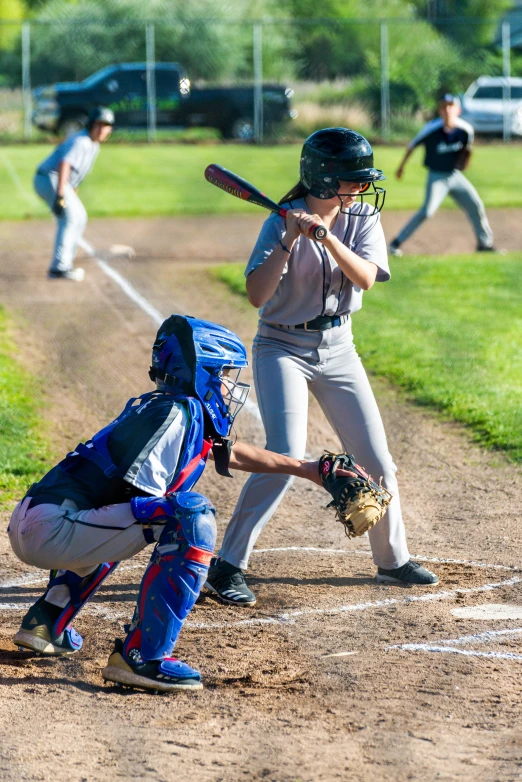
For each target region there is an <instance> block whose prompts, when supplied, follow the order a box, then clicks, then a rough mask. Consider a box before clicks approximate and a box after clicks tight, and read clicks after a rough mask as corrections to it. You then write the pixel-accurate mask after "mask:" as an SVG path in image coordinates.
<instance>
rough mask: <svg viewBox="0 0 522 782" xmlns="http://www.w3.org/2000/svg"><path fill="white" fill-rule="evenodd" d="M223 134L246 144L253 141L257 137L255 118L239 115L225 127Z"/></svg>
mask: <svg viewBox="0 0 522 782" xmlns="http://www.w3.org/2000/svg"><path fill="white" fill-rule="evenodd" d="M223 135H224V136H225V138H232V139H235V140H236V141H242V142H243V143H244V144H248V143H251V142H252V141H254V139H255V131H254V120H253V119H252V117H238V118H237V119H235V120H233V121H232V122H231V124H230V125H229V126H228V127H227V128H226V129H225V131H224V133H223Z"/></svg>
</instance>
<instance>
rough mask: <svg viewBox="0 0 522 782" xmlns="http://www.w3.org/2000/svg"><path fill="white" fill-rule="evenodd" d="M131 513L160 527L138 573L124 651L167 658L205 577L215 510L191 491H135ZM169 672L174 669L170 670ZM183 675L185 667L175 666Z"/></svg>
mask: <svg viewBox="0 0 522 782" xmlns="http://www.w3.org/2000/svg"><path fill="white" fill-rule="evenodd" d="M131 510H132V514H133V516H134V518H135V519H136V520H137V521H139V522H140V523H141V524H143V525H145V526H147V525H150V526H153V527H154V526H157V525H161V526H162V527H163V529H162V532H161V535H160V538H159V541H158V544H157V546H156V547H155V549H154V551H153V552H152V556H151V558H150V562H149V565H148V568H147V570H146V571H145V574H144V576H143V579H142V581H141V586H140V593H139V596H138V604H137V606H136V611H135V613H134V617H133V620H132V624H131V628H130V631H129V634H128V636H127V638H126V640H125V644H124V647H123V656H124V658H125V659H126V660H127V661H128V662H130V663H135V664H141V663H142V662H143V661H147V660H161V659H164V658H169V659H170V654H171V652H172V650H173V648H174V645H175V643H176V641H177V639H178V636H179V634H180V632H181V628H182V627H183V624H184V623H185V619H186V617H187V615H188V614H189V612H190V610H191V609H192V606H193V605H194V603H195V602H196V600H197V597H198V595H199V593H200V592H201V589H202V587H203V585H204V583H205V581H206V578H207V573H208V568H209V565H210V559H211V557H212V552H213V551H214V546H215V544H216V534H217V530H216V520H215V510H214V507H213V506H212V505H211V503H210V502H209V501H208V500H207V499H206V497H203V496H202V495H201V494H197V493H196V492H179V493H177V494H172V495H171V496H170V497H154V498H150V497H134V498H133V499H132V500H131ZM172 675H173V674H172ZM180 675H182V676H184V675H186V671H183V672H180Z"/></svg>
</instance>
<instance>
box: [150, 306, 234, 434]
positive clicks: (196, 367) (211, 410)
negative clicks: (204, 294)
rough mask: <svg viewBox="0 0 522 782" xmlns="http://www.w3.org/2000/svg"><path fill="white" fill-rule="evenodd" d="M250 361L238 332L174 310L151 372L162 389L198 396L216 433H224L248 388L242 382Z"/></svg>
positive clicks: (163, 327)
mask: <svg viewBox="0 0 522 782" xmlns="http://www.w3.org/2000/svg"><path fill="white" fill-rule="evenodd" d="M247 365H248V361H247V357H246V350H245V347H244V345H243V343H242V342H241V340H240V339H239V337H237V336H236V335H235V334H234V332H232V331H230V330H229V329H227V328H225V327H224V326H220V325H218V324H217V323H210V322H209V321H206V320H199V319H197V318H192V317H190V316H186V317H185V316H183V315H171V316H170V318H167V320H166V321H164V323H162V325H161V326H160V328H159V330H158V333H157V335H156V341H155V343H154V345H153V347H152V366H151V368H150V370H149V376H150V378H151V380H153V381H154V382H155V383H156V384H157V385H158V387H159V388H161V389H164V390H167V391H171V392H172V393H176V394H183V395H185V396H196V397H197V398H198V399H199V401H200V402H201V404H202V405H203V408H204V410H206V412H207V414H208V417H209V419H210V421H211V422H212V426H213V428H214V429H215V431H216V434H218V435H220V436H221V437H226V436H227V435H228V434H229V432H230V429H231V427H232V424H233V423H234V418H235V417H236V415H237V414H238V413H239V411H240V410H241V408H242V407H243V405H244V404H245V402H246V399H247V396H248V392H249V391H250V386H249V385H247V384H246V383H240V382H239V374H240V372H241V369H242V368H243V367H246V366H247ZM224 388H225V389H226V391H225V392H224V391H223V389H224Z"/></svg>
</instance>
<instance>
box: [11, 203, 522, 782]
mask: <svg viewBox="0 0 522 782" xmlns="http://www.w3.org/2000/svg"><path fill="white" fill-rule="evenodd" d="M401 217H403V216H401V215H397V213H395V214H392V213H390V214H389V215H387V219H389V220H390V221H391V220H392V219H393V221H395V220H396V221H397V225H398V224H399V223H400V222H401ZM438 217H439V215H438V216H437V218H436V220H437V219H438ZM448 217H449V213H445V214H444V218H445V220H446V219H447V218H448ZM457 218H458V220H457ZM453 219H455V221H456V222H452V221H453ZM516 219H517V218H516V215H515V214H512V213H510V212H506V213H502V214H495V213H493V214H492V223H493V227H494V228H495V230H496V231H497V234H498V235H499V236H501V237H502V238H504V236H505V237H506V238H505V242H502V244H503V246H506V247H508V248H510V247H513V246H516V242H515V238H514V237H516V232H515V230H514V229H515V228H518V227H517V226H516ZM261 220H262V217H261V218H260V220H257V219H251V218H248V219H246V220H242V221H238V220H237V219H236V218H233V219H232V218H228V219H223V220H217V219H213V220H211V221H209V222H208V223H207V224H205V223H204V222H203V221H202V220H188V219H187V220H182V219H177V220H152V221H147V222H144V221H132V222H129V223H124V222H123V221H107V222H103V221H93V223H92V224H91V225H90V227H89V232H88V238H89V239H90V241H92V242H93V243H97V244H98V245H99V246H101V247H103V246H109V245H110V244H113V243H126V244H133V245H135V246H136V249H137V251H138V255H137V257H136V259H134V260H132V261H117V262H114V263H113V267H114V269H116V270H117V271H118V272H119V273H120V274H122V275H123V276H124V277H125V279H126V280H128V281H129V282H130V283H131V284H132V285H133V286H134V289H135V290H136V291H137V292H139V293H140V294H141V295H142V296H144V297H145V298H146V300H147V301H148V302H150V303H151V304H152V305H153V306H154V307H156V308H157V309H158V310H159V311H160V312H161V313H163V314H169V313H170V312H172V311H181V312H189V311H190V312H191V313H192V314H197V315H199V316H201V317H207V318H209V319H213V320H217V321H221V322H223V323H225V324H226V325H228V326H229V327H231V328H233V329H234V330H236V331H237V332H238V333H239V334H240V336H241V337H242V338H243V339H244V340H245V343H246V344H247V346H248V349H249V351H250V346H251V340H252V337H253V334H254V329H255V322H256V315H255V312H254V311H253V310H252V309H251V308H250V307H249V305H248V304H247V303H246V302H242V301H238V299H237V298H232V297H231V296H230V294H229V293H228V292H227V290H226V289H225V288H224V286H222V285H221V284H219V283H217V282H215V281H213V280H212V278H211V277H210V276H209V274H208V266H209V263H211V262H212V261H213V260H215V259H217V260H228V259H233V258H242V257H246V254H247V253H248V250H249V248H250V247H251V245H252V237H253V235H255V232H256V230H257V228H258V227H259V224H260V221H261ZM436 220H433V221H432V223H430V224H428V225H427V226H426V228H425V231H426V233H425V236H424V238H423V237H422V235H421V234H419V239H418V241H419V243H420V242H421V241H425V242H428V239H429V242H436V241H437V234H436V231H440V230H441V225H440V224H439V223H437V222H436ZM501 224H502V225H503V226H504V227H503V228H502V229H501V228H500V225H501ZM449 225H451V232H453V230H455V231H456V232H458V231H460V230H462V229H464V231H468V234H469V229H468V228H467V226H466V224H465V222H464V218H463V217H462V215H460V214H458V213H455V214H453V213H451V220H450V223H449ZM428 226H432V227H430V228H429V231H428ZM388 227H390V226H388ZM391 228H394V226H391ZM238 229H239V230H238ZM502 231H504V233H502ZM450 235H451V233H450V231H448V224H446V227H445V236H450ZM455 235H457V233H456V234H455ZM519 235H520V233H519V230H518V236H519ZM439 236H440V234H439ZM458 236H459V239H458V240H457V239H455V242H454V244H451V242H448V246H447V247H446V248H441V247H439V246H437V248H436V251H437V252H443V251H445V250H448V251H449V249H450V245H451V248H453V250H454V251H460V249H461V247H460V245H458V242H460V234H458ZM429 237H431V238H429ZM51 239H52V225H51V223H50V222H45V223H37V222H34V223H28V224H24V225H15V224H8V223H0V240H1V241H0V261H1V266H0V285H1V287H0V303H2V304H3V305H4V306H6V307H7V308H8V309H9V311H10V312H11V313H13V314H14V316H15V319H16V322H17V325H18V328H19V331H20V338H21V341H20V344H21V357H22V359H23V360H24V362H25V363H26V364H27V365H28V367H29V368H30V369H31V370H32V371H34V372H37V373H38V374H39V375H40V376H42V377H43V378H44V380H45V384H46V388H47V402H48V416H49V420H50V422H51V424H52V436H53V439H54V442H55V446H56V448H57V450H58V451H59V452H65V450H66V449H68V448H70V447H71V446H74V445H76V443H77V442H78V439H79V438H81V437H85V436H88V435H90V434H91V433H92V431H93V429H94V428H95V427H97V426H98V425H100V424H101V423H104V422H106V420H108V418H109V417H111V416H113V415H114V414H115V412H118V411H119V409H120V407H121V405H122V403H123V402H124V401H126V399H127V398H128V397H129V396H132V395H136V393H138V392H141V391H143V390H147V389H148V388H149V383H148V381H147V380H146V379H145V378H146V371H147V368H148V365H149V355H150V345H151V342H152V338H153V336H154V333H155V330H156V328H155V325H154V323H153V322H152V321H151V319H150V317H149V316H148V315H146V314H145V313H144V312H143V311H142V310H140V309H139V308H138V307H137V306H136V304H134V303H133V302H132V301H130V300H129V298H128V297H127V296H126V295H125V294H124V293H123V291H122V290H121V289H120V288H119V287H118V286H117V284H116V283H115V282H114V281H113V280H111V279H109V278H108V277H107V276H106V275H105V274H104V272H103V270H102V269H101V268H99V267H98V266H96V265H95V264H94V263H93V262H92V261H90V260H87V261H86V262H85V267H86V270H87V278H86V281H85V283H83V284H82V285H76V284H70V283H67V282H61V281H48V280H46V279H45V277H44V270H45V267H46V263H47V252H48V247H49V245H50V242H51ZM508 239H509V240H510V242H511V244H509V243H508ZM452 241H453V238H452ZM462 241H465V246H464V247H463V248H462V249H463V250H466V249H472V247H473V243H472V239H471V235H468V236H467V237H466V236H465V235H464V237H463V239H462ZM438 242H439V243H440V240H438ZM518 245H519V242H518ZM216 247H217V248H218V249H217V250H216ZM411 249H412V251H413V250H414V249H415V246H414V242H413V241H412V242H411ZM420 249H421V248H419V247H417V250H420ZM401 262H402V261H401ZM367 295H371V292H370V293H369V294H367ZM358 317H364V311H363V313H361V314H360V315H359V316H358ZM373 384H374V389H375V391H376V394H377V396H378V400H379V404H380V406H381V410H382V413H383V417H384V419H385V424H386V428H387V433H388V440H389V443H390V449H391V451H392V453H393V455H394V457H395V461H396V462H397V463H398V465H399V484H400V487H401V494H402V502H403V507H404V515H405V521H406V524H407V531H408V538H409V544H410V549H411V551H412V553H413V554H414V555H417V556H419V557H424V558H426V560H427V561H428V563H431V564H430V565H429V566H430V567H432V568H433V569H435V570H436V571H437V572H438V573H439V576H440V585H439V586H438V587H437V588H435V589H432V590H427V589H424V590H423V589H420V588H415V589H402V588H394V587H387V586H383V585H378V584H377V583H376V582H375V579H374V577H373V576H374V572H375V569H374V567H373V565H372V562H371V557H370V556H369V547H368V544H367V541H366V539H363V540H362V542H359V543H356V544H353V543H350V542H349V541H348V540H347V539H346V538H345V536H344V535H343V533H342V529H341V527H340V526H339V525H337V524H336V523H335V522H334V520H333V517H332V515H331V513H330V512H328V511H326V510H324V509H323V508H324V504H325V499H324V495H323V494H322V492H321V491H320V490H319V489H318V488H316V487H315V486H311V485H307V484H305V483H304V482H300V481H297V482H296V484H294V486H293V488H292V489H291V490H290V492H289V493H288V495H287V497H286V498H285V501H284V502H283V504H282V506H281V507H280V509H279V511H278V512H277V514H276V516H275V517H274V519H273V520H272V521H271V523H270V524H269V525H268V526H267V528H266V529H265V531H264V533H263V535H262V537H261V539H260V540H259V543H258V551H257V552H256V553H255V554H254V556H253V557H252V566H251V570H250V571H249V578H250V583H251V584H252V586H253V588H254V589H255V591H256V593H257V594H258V597H259V601H258V604H257V605H256V606H255V607H254V608H253V609H243V610H238V609H231V608H224V607H222V606H220V605H218V604H217V603H216V602H215V601H214V600H213V599H212V598H210V597H208V596H207V597H205V598H204V599H203V600H202V602H200V603H199V604H198V605H197V606H196V609H195V610H194V612H193V614H192V615H191V617H190V619H189V621H188V622H187V625H186V628H185V629H184V631H183V633H182V636H181V639H180V642H179V645H178V648H177V654H178V655H179V656H180V657H181V658H182V659H186V660H187V662H189V663H190V664H193V665H196V666H198V667H199V668H200V669H201V670H202V673H203V676H204V680H205V685H206V687H205V689H204V690H203V691H202V692H201V693H192V694H182V695H178V696H156V697H155V696H153V695H148V694H145V693H140V692H127V691H125V692H124V693H121V692H120V691H118V690H115V689H113V688H111V687H108V686H105V685H104V684H103V682H102V679H101V676H100V669H101V667H103V666H104V665H105V663H106V659H107V655H108V652H109V650H110V647H111V642H112V639H113V638H114V637H116V636H118V635H119V636H121V635H122V624H123V623H124V622H126V621H128V619H129V618H130V615H131V613H132V608H133V603H134V601H135V599H136V595H137V589H138V585H139V581H140V577H141V574H142V572H143V569H144V567H145V564H146V561H147V556H146V554H145V553H144V554H143V555H142V556H141V557H140V558H139V559H137V560H133V561H132V562H129V563H124V564H122V565H121V566H120V568H119V569H118V570H117V571H116V572H115V573H114V574H113V575H112V576H111V578H110V579H109V580H108V582H107V583H106V585H105V586H104V587H103V588H102V589H101V590H100V592H99V594H98V596H97V597H96V598H95V599H94V600H93V601H92V603H90V604H89V605H88V606H87V607H86V609H85V611H84V613H83V615H81V616H80V618H79V619H78V621H77V623H76V624H77V627H78V629H79V630H80V632H82V634H83V635H84V636H85V646H84V649H83V650H82V651H81V652H80V653H79V654H78V655H77V656H76V657H75V658H73V659H70V660H49V659H39V658H32V657H30V656H29V655H28V654H27V653H25V652H18V651H16V649H15V647H14V646H13V644H12V641H11V638H12V635H13V633H14V632H15V630H16V629H17V627H18V624H19V622H20V619H21V617H22V615H23V613H24V611H25V610H26V609H27V606H28V605H29V604H30V603H31V602H32V601H33V600H34V599H35V597H36V596H37V595H38V594H39V593H40V591H41V589H42V587H43V585H44V583H45V580H46V576H45V573H42V571H37V570H34V569H31V568H28V567H26V566H24V565H22V564H21V563H20V562H18V561H17V560H16V559H15V557H14V556H13V555H12V553H11V551H10V548H9V545H8V542H7V537H6V536H5V535H2V536H1V537H0V562H1V563H2V573H1V576H0V677H1V678H0V684H1V685H2V687H1V690H0V699H1V700H0V779H2V780H9V781H11V780H13V781H14V780H16V781H17V782H18V780H21V779H23V780H51V779H53V780H59V781H60V782H61V781H62V780H64V781H65V780H67V781H68V782H69V781H70V782H81V781H82V780H87V781H88V782H92V781H93V780H110V781H111V782H112V781H113V780H117V779H144V780H162V781H165V782H170V781H171V780H177V779H186V778H188V777H192V778H197V779H198V780H201V782H207V781H208V782H218V781H219V780H222V781H223V782H225V780H226V782H236V780H248V781H249V780H268V781H269V782H298V781H300V782H316V781H318V780H320V781H321V782H330V780H364V781H365V782H366V780H374V779H375V778H383V779H387V780H397V782H399V781H400V782H402V781H403V780H419V781H420V780H422V781H423V782H425V780H430V781H431V780H435V779H436V780H477V781H479V782H489V781H490V780H491V782H497V780H498V781H499V782H512V780H520V779H522V718H521V714H520V702H521V699H522V698H521V696H522V687H521V674H522V631H521V628H522V620H521V619H509V618H507V619H506V618H503V619H496V620H480V619H467V618H462V617H459V616H456V615H454V614H453V613H452V611H454V610H455V609H458V608H467V607H472V606H475V605H482V606H489V605H493V604H501V605H504V606H506V605H515V606H518V607H520V609H522V572H521V571H519V570H518V569H517V566H518V565H519V563H520V553H521V548H522V546H521V543H520V536H519V534H518V527H519V519H518V514H517V512H516V509H517V508H519V507H521V505H522V503H521V500H522V473H521V471H520V470H519V469H516V468H514V467H513V466H512V465H509V464H507V463H506V462H505V461H504V460H503V458H502V457H501V456H500V455H498V454H488V453H485V452H484V451H482V450H480V449H479V448H478V447H476V446H475V445H473V444H471V443H470V442H469V440H468V438H467V436H466V433H465V431H464V430H463V429H462V428H461V427H459V426H456V425H452V424H448V423H441V422H440V421H439V420H438V419H437V417H436V416H434V415H430V414H427V413H426V412H425V411H422V410H421V409H419V408H417V407H415V406H413V405H411V404H409V403H408V402H407V401H406V400H405V399H404V398H403V397H402V396H401V395H400V394H398V393H396V392H395V391H394V390H393V389H392V388H390V387H389V386H388V385H387V384H386V383H384V382H381V381H378V380H374V383H373ZM238 434H239V436H240V437H241V438H242V439H249V440H252V441H253V442H256V443H257V444H261V445H262V444H263V433H262V431H261V429H260V425H259V423H258V421H257V420H256V418H255V417H254V416H252V415H248V414H247V413H242V416H241V418H240V420H239V424H238ZM335 445H336V441H335V438H334V436H333V434H332V432H331V430H330V429H329V427H328V426H327V424H326V422H325V420H324V417H323V416H322V414H321V412H320V411H319V409H318V408H317V406H316V405H315V404H312V405H311V409H310V436H309V443H308V448H309V450H310V452H311V453H312V454H314V455H315V454H317V453H319V452H320V451H321V449H322V448H323V447H324V446H326V447H328V446H335ZM446 462H447V466H446V467H443V466H442V465H444V464H446ZM242 482H243V481H242V479H241V478H239V477H235V478H234V480H227V479H221V478H220V479H216V477H215V474H214V473H213V472H212V470H211V468H210V469H209V470H208V471H207V472H206V474H205V475H204V476H203V478H202V480H201V482H200V483H199V484H198V489H199V490H201V491H202V492H204V493H207V494H208V496H209V497H210V498H211V500H212V501H213V502H214V503H215V504H216V506H217V508H218V520H219V529H220V534H222V532H223V529H224V526H225V523H226V520H227V518H228V516H229V514H230V512H231V510H232V508H233V506H234V503H235V500H236V498H237V496H238V494H239V490H240V488H241V485H242ZM6 521H7V518H4V519H3V523H5V522H6Z"/></svg>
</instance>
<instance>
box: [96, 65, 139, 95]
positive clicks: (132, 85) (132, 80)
mask: <svg viewBox="0 0 522 782" xmlns="http://www.w3.org/2000/svg"><path fill="white" fill-rule="evenodd" d="M103 87H104V89H105V90H107V92H108V94H109V95H112V96H115V97H116V96H122V97H123V96H128V95H145V94H146V92H147V83H146V77H145V71H143V70H132V71H131V70H128V71H117V72H116V73H114V74H111V75H110V76H109V78H107V79H105V81H104V84H103Z"/></svg>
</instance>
